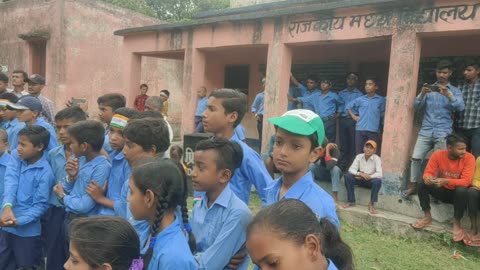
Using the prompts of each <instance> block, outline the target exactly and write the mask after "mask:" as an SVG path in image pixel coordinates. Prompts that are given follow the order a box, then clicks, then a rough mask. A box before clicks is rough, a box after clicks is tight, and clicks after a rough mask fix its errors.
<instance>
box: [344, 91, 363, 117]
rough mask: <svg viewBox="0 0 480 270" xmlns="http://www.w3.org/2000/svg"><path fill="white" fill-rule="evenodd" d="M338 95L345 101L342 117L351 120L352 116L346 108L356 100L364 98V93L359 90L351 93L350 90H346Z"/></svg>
mask: <svg viewBox="0 0 480 270" xmlns="http://www.w3.org/2000/svg"><path fill="white" fill-rule="evenodd" d="M338 95H339V96H340V98H341V99H342V101H343V104H342V108H341V112H342V115H341V116H342V117H347V118H351V117H350V115H349V114H348V112H347V109H346V107H347V105H348V104H350V102H352V101H354V100H355V99H357V98H359V97H361V96H363V93H362V92H361V91H360V90H358V89H357V88H354V89H353V90H352V91H349V90H348V88H345V89H343V90H342V91H340V93H338Z"/></svg>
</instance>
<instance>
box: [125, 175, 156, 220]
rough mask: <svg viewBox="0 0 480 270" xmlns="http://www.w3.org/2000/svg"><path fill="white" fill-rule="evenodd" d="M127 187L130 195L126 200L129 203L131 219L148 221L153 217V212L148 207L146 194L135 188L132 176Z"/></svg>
mask: <svg viewBox="0 0 480 270" xmlns="http://www.w3.org/2000/svg"><path fill="white" fill-rule="evenodd" d="M128 186H129V187H130V194H128V198H127V200H128V202H129V203H130V205H129V208H130V211H131V212H132V215H133V218H135V219H136V220H149V219H150V217H151V216H152V215H155V212H153V213H152V209H150V207H148V204H147V201H148V199H147V197H146V194H144V193H143V192H142V191H141V190H140V189H139V188H138V187H137V185H136V184H135V181H134V179H133V176H130V179H129V180H128ZM154 208H155V207H154Z"/></svg>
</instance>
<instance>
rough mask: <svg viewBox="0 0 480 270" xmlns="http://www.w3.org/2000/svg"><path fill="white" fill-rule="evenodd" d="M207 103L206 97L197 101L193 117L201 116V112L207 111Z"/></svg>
mask: <svg viewBox="0 0 480 270" xmlns="http://www.w3.org/2000/svg"><path fill="white" fill-rule="evenodd" d="M207 103H208V97H203V98H200V99H198V100H197V109H196V110H195V116H199V117H202V116H203V112H205V111H206V110H207Z"/></svg>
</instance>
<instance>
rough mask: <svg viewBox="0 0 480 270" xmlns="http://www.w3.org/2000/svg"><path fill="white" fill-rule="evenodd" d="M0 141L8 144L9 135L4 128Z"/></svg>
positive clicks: (1, 130)
mask: <svg viewBox="0 0 480 270" xmlns="http://www.w3.org/2000/svg"><path fill="white" fill-rule="evenodd" d="M0 140H1V142H2V143H6V142H8V133H7V131H6V130H5V129H3V128H0Z"/></svg>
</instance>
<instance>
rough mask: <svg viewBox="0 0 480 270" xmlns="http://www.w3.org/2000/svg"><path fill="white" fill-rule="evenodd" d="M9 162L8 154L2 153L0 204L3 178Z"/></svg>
mask: <svg viewBox="0 0 480 270" xmlns="http://www.w3.org/2000/svg"><path fill="white" fill-rule="evenodd" d="M9 161H10V154H9V153H7V152H4V153H3V154H2V156H0V202H3V190H4V178H5V171H6V170H7V166H8V162H9Z"/></svg>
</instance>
